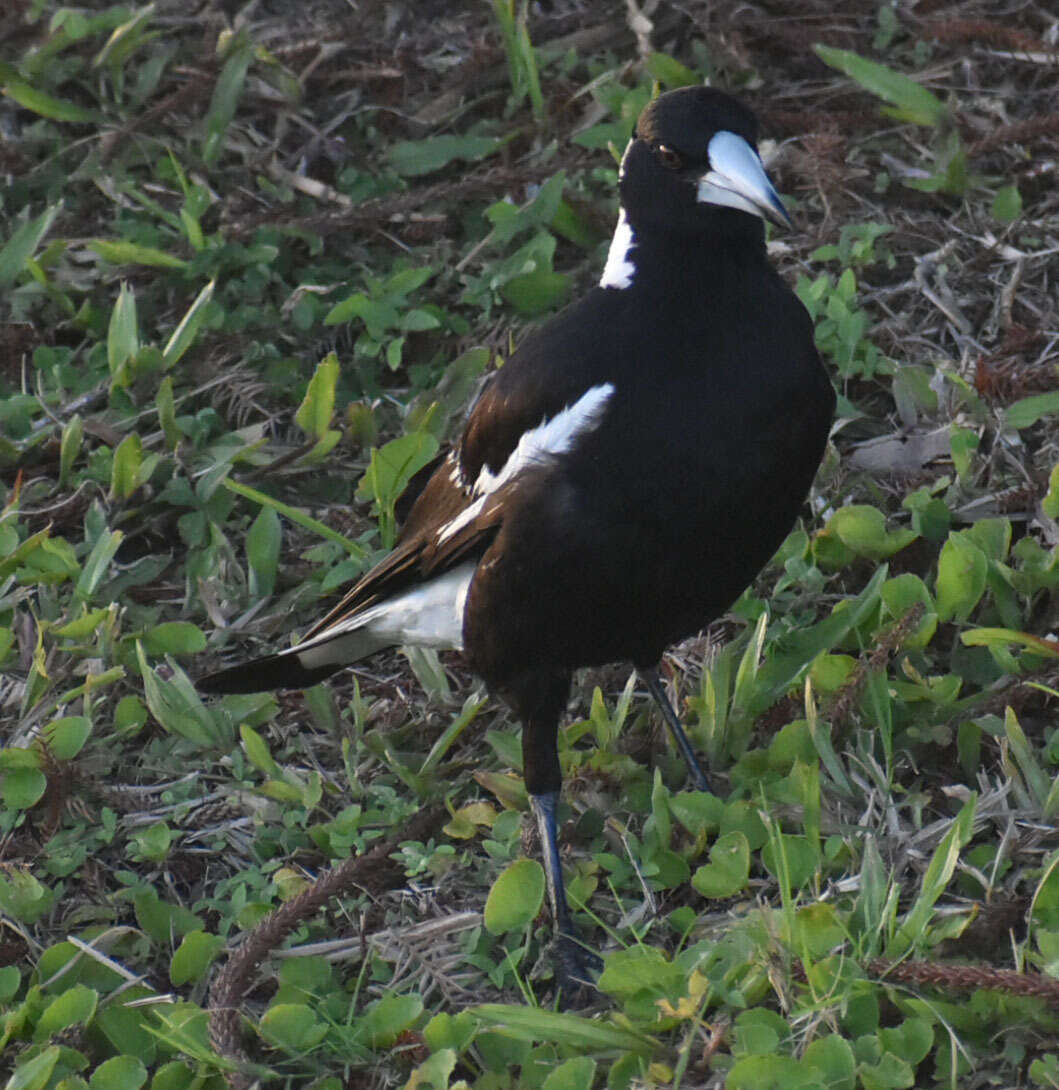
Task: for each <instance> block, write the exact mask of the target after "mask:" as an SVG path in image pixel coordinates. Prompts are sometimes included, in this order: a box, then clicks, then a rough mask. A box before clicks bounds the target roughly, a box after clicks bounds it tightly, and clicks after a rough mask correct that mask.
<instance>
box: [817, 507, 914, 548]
mask: <svg viewBox="0 0 1059 1090" xmlns="http://www.w3.org/2000/svg"><path fill="white" fill-rule="evenodd" d="M824 532H825V533H833V534H835V535H836V536H837V537H838V539H839V540H840V541H841V542H842V544H843V545H845V546H846V548H848V549H852V550H853V552H854V553H856V554H857V555H858V556H863V557H866V558H867V559H868V560H874V561H879V560H886V559H888V558H889V557H891V556H893V554H894V553H896V552H899V551H900V550H901V549H903V548H905V546H907V545H909V544H911V543H912V542H913V541H915V539H916V537H918V535H917V534H916V532H915V531H914V530H894V531H892V532H887V529H886V516H885V515H884V514H883V513H882V511H880V510H879V509H878V508H877V507H870V506H867V505H859V504H851V505H850V506H848V507H840V508H839V509H838V510H837V511H836V512H835V513H834V515H832V516H831V519H830V520H829V522H828V524H827V529H826V531H824Z"/></svg>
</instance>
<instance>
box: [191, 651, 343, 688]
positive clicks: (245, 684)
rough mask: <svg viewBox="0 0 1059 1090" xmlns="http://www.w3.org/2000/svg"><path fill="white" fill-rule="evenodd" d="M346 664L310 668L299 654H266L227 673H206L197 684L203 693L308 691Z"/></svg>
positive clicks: (232, 668) (222, 671)
mask: <svg viewBox="0 0 1059 1090" xmlns="http://www.w3.org/2000/svg"><path fill="white" fill-rule="evenodd" d="M343 665H344V663H339V664H337V665H329V666H320V667H317V668H316V669H306V667H304V666H302V664H301V663H300V662H299V661H298V658H297V656H296V655H292V654H290V653H287V654H283V655H266V656H265V657H264V658H260V659H252V660H251V661H250V662H241V663H239V665H238V666H229V667H228V668H227V669H226V670H217V671H216V672H215V673H212V674H206V675H205V676H204V677H200V678H199V679H198V680H197V681H196V682H195V688H196V689H198V691H199V692H200V693H260V692H263V691H264V690H266V689H307V688H309V687H310V686H311V685H315V684H316V683H317V682H318V681H323V680H324V678H327V677H330V676H331V675H332V674H333V673H335V672H336V671H338V670H341V669H342V666H343Z"/></svg>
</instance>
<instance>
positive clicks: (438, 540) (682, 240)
mask: <svg viewBox="0 0 1059 1090" xmlns="http://www.w3.org/2000/svg"><path fill="white" fill-rule="evenodd" d="M756 138H757V121H756V119H755V117H754V115H753V114H752V113H751V112H750V110H749V109H747V107H746V106H744V105H743V104H742V103H740V102H739V101H737V100H736V99H734V98H732V97H730V96H729V95H726V94H724V93H722V92H720V91H718V90H715V89H712V88H705V87H695V88H683V89H681V90H677V91H671V92H669V93H668V94H664V95H662V96H660V97H659V98H657V99H655V100H654V101H653V102H651V103H650V104H649V105H648V106H647V107H646V109H644V111H643V113H642V114H641V115H640V118H639V120H638V122H637V124H636V129H635V131H634V133H633V136H632V139H631V140H630V142H629V145H628V147H627V149H626V151H625V154H624V157H623V159H622V163H621V169H620V172H619V179H620V195H621V212H620V215H619V217H618V224H617V228H616V230H615V233H614V238H613V241H612V243H611V247H610V253H609V255H608V258H607V262H606V267H605V268H604V270H603V276H602V279H601V280H600V282H599V286H598V287H595V288H593V289H592V290H591V291H590V292H589V293H588V294H587V295H586V296H585V297H584V298H583V299H581V300H580V301H579V302H576V303H574V304H572V305H571V306H569V307H567V309H566V310H564V311H563V312H562V313H560V314H559V315H558V316H556V317H555V318H553V319H552V320H551V321H550V322H548V323H547V324H546V325H544V326H543V327H542V328H541V329H539V330H538V331H537V332H535V333H533V334H532V335H530V336H529V337H528V338H527V339H526V340H525V341H524V343H523V344H522V345H521V346H520V347H519V349H518V351H517V352H515V354H514V355H513V356H512V357H511V358H510V359H509V360H508V361H507V362H506V363H505V364H504V366H503V367H502V368H501V369H500V370H498V371H497V372H495V373H494V374H493V375H492V376H491V379H490V381H489V382H488V384H487V385H486V386H485V388H484V390H483V392H482V394H481V396H480V397H479V399H478V401H477V402H476V403H475V405H474V406H473V408H472V410H471V412H470V414H469V416H468V418H467V421H466V424H465V426H464V428H463V432H462V434H461V435H460V438H459V440H458V442H457V443H456V445H455V446H454V447H453V448H452V449H451V450H450V451H448V452H447V453H445V454H443V455H441V456H440V457H439V458H438V460H437V461H436V462H435V463H434V464H433V465H432V466H431V467H428V470H427V471H426V472H423V473H420V474H419V475H418V476H417V477H416V478H415V479H414V480H413V482H412V484H411V485H410V493H409V494H408V496H407V497H406V503H408V502H410V510H409V514H408V517H407V520H406V522H405V524H404V526H403V528H402V531H401V534H400V537H399V539H398V541H397V544H396V547H395V548H394V550H393V551H392V552H391V553H390V554H389V555H388V556H387V557H386V558H385V559H384V560H382V561H381V562H380V563H379V564H378V565H377V566H376V567H375V568H373V569H372V570H371V571H370V572H368V573H367V574H366V575H365V576H364V577H363V578H362V579H360V581H359V582H357V583H356V584H355V585H354V586H353V588H352V589H351V590H350V591H349V592H348V593H347V594H346V596H345V597H344V598H343V599H342V601H341V602H339V604H338V605H337V606H335V608H334V609H332V610H331V611H330V612H329V613H328V614H327V615H326V616H325V617H324V618H323V619H322V620H320V621H319V622H318V623H317V624H315V625H314V626H313V627H312V628H311V629H310V630H309V631H308V633H307V634H306V635H305V637H304V638H303V639H302V641H301V642H300V643H298V644H297V645H296V646H295V647H292V648H291V649H289V650H287V651H282V652H280V653H278V654H275V655H269V656H268V657H266V658H262V659H258V660H256V661H253V662H249V663H246V664H243V665H239V666H234V667H232V668H230V669H227V670H222V671H220V672H219V673H215V674H211V675H209V676H208V677H204V678H202V679H201V680H200V681H199V682H198V687H199V688H200V689H201V690H202V691H204V692H211V693H226V692H228V693H230V692H251V691H257V690H261V689H275V688H303V687H305V686H309V685H312V684H314V683H316V682H318V681H320V680H321V679H322V678H325V677H327V676H328V675H329V674H332V673H334V672H335V671H336V670H340V669H342V668H343V667H345V666H347V665H349V664H350V663H353V662H356V661H357V660H359V659H362V658H364V657H365V656H367V655H370V654H372V653H373V652H375V651H378V650H380V649H381V648H384V647H390V646H393V645H409V644H419V645H423V646H427V647H435V648H455V649H458V650H462V652H463V654H464V656H465V657H466V660H467V662H468V664H469V666H470V667H471V669H473V670H474V671H475V672H476V673H477V674H478V675H479V676H481V677H482V678H483V679H484V681H485V682H486V684H487V685H488V687H489V689H490V690H491V691H492V692H493V693H495V694H496V695H498V696H500V697H501V698H502V699H504V700H505V701H506V702H507V703H508V704H509V705H510V707H511V708H512V709H513V710H514V712H515V714H516V715H517V716H518V717H519V719H520V720H521V722H522V750H523V758H524V768H523V772H524V776H525V782H526V787H527V789H528V792H529V796H530V800H531V803H532V807H533V811H534V813H535V815H536V819H537V822H538V826H539V828H540V832H541V838H542V844H543V855H544V863H545V871H546V876H547V885H548V892H549V900H550V903H551V908H552V912H553V918H554V921H555V925H556V929H557V932H558V938H559V959H558V969H559V980H560V982H561V983H563V984H567V985H570V984H571V982H572V980H574V979H576V978H577V977H579V976H581V975H582V974H583V972H584V970H585V968H586V966H587V964H588V961H587V960H586V959H585V957H584V955H583V954H582V953H581V951H580V949H579V947H578V946H577V944H576V943H575V942H574V940H573V937H572V936H573V926H572V921H571V919H570V913H569V911H568V909H567V904H566V897H565V894H564V890H563V879H562V872H561V869H560V865H559V854H558V850H557V845H556V805H557V801H558V797H559V789H560V782H561V777H560V770H559V757H558V747H557V733H558V728H559V720H560V717H561V715H562V713H563V711H564V709H565V706H566V702H567V697H568V693H569V689H570V681H571V674H572V671H573V670H575V669H577V668H578V667H581V666H589V665H596V664H602V663H608V662H614V661H619V660H625V661H629V662H631V663H632V664H633V665H634V666H635V668H636V670H637V671H638V672H639V673H640V675H641V677H642V678H643V680H644V682H645V684H646V685H647V688H648V690H649V691H650V693H651V695H652V696H653V697H654V699H655V700H656V701H657V703H658V705H659V707H660V709H661V711H662V714H663V716H664V718H665V720H666V723H667V725H668V726H669V729H670V730H671V732H672V734H673V737H674V739H675V741H676V743H677V745H678V746H679V748H680V749H681V752H682V753H683V754H684V756H685V758H686V760H687V762H688V766H689V770H690V773H691V776H692V778H693V780H694V782H695V784H696V786H697V787H699V788H701V789H706V787H707V784H706V779H705V777H704V776H703V774H702V772H701V771H700V770H699V767H698V764H697V763H696V761H695V757H694V754H693V752H692V749H691V746H690V744H689V743H688V740H687V738H686V736H685V734H684V731H683V730H682V729H681V725H680V722H679V719H678V717H677V715H676V713H675V712H674V711H673V709H672V708H671V706H670V704H669V702H668V700H667V698H666V696H665V693H664V690H663V688H662V685H661V683H660V681H659V678H658V674H657V669H656V667H657V664H658V663H659V661H660V659H661V657H662V654H663V652H664V651H665V649H666V647H667V646H669V645H670V644H672V643H674V642H676V641H678V640H681V639H683V638H684V637H686V636H688V635H691V634H693V633H695V632H697V631H699V630H700V629H701V628H703V627H704V626H705V625H706V624H708V623H709V622H710V621H712V620H713V619H714V618H716V617H717V616H719V615H720V614H721V613H722V612H723V611H724V610H725V609H727V608H728V606H729V605H730V604H731V603H732V602H733V601H734V599H735V598H736V597H737V596H738V595H739V594H740V593H741V592H742V590H743V589H744V588H745V587H746V586H747V584H748V583H750V582H751V580H752V579H753V578H754V577H755V575H756V574H757V573H758V571H759V570H760V569H761V568H762V567H763V566H764V565H765V563H766V562H767V561H768V560H769V558H770V557H771V556H772V554H773V553H774V551H775V550H776V548H777V547H778V546H779V545H780V543H781V542H782V541H783V539H784V537H785V536H786V534H787V533H788V531H789V530H790V528H791V526H792V524H793V523H794V521H795V519H796V517H797V515H798V512H799V509H800V507H801V505H802V503H803V502H804V500H805V497H806V494H807V492H808V490H809V486H810V484H811V483H812V480H813V476H814V474H815V472H816V469H817V466H818V464H819V462H820V458H821V456H822V454H823V451H824V447H825V444H826V441H827V436H828V431H829V428H830V424H831V419H832V414H833V411H834V405H835V397H834V392H833V390H832V387H831V383H830V381H829V380H828V377H827V374H826V373H825V371H824V368H823V366H822V364H821V362H820V359H819V357H818V355H817V352H816V349H815V347H814V345H813V329H812V323H811V321H810V319H809V316H808V314H807V313H806V311H805V309H804V308H803V306H802V305H801V303H800V302H799V301H798V299H797V298H796V296H795V295H794V293H793V292H792V291H791V290H790V289H789V288H788V287H787V285H786V284H785V283H784V282H783V280H782V279H781V278H780V277H779V275H778V274H777V273H776V271H775V270H774V269H773V268H772V266H771V265H770V264H769V262H768V259H767V256H766V250H765V230H764V222H763V221H764V220H770V221H772V222H773V223H776V224H779V225H783V224H789V222H790V221H789V219H788V216H787V213H786V211H785V209H784V207H783V204H782V203H781V201H780V199H779V197H778V196H777V194H776V191H775V189H774V188H773V186H772V184H771V182H770V181H769V179H768V176H767V175H766V173H765V169H764V167H763V166H762V163H761V159H760V158H759V156H758V153H757V149H756Z"/></svg>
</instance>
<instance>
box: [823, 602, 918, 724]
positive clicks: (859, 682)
mask: <svg viewBox="0 0 1059 1090" xmlns="http://www.w3.org/2000/svg"><path fill="white" fill-rule="evenodd" d="M924 612H925V607H924V605H923V603H922V602H916V604H915V605H914V606H912V608H911V609H909V610H908V611H907V612H906V613H905V614H904V616H903V617H901V618H900V620H898V621H896V622H895V623H894V624H893V625H891V627H890V629H889V631H888V632H886V633H884V634H883V636H882V637H881V638H880V639H879V642H878V643H877V644H876V645H875V647H874V648H873V649H872V652H871V654H870V655H868V657H867V658H861V659H860V661H859V662H858V663H857V665H856V668H855V669H854V670H853V673H851V674H850V676H849V679H848V680H847V681H846V683H845V684H844V685H843V686H842V687H841V688H840V689H839V690H838V692H836V693H835V695H834V697H833V698H832V700H831V704H830V706H829V707H828V710H827V718H828V719H829V720H830V721H831V724H832V726H834V727H837V726H839V725H840V724H842V723H844V722H845V721H846V720H847V719H848V718H849V716H850V714H851V713H852V711H853V705H854V703H855V701H856V699H857V696H858V694H859V693H860V690H861V689H862V688H863V686H864V683H865V681H867V680H868V677H869V676H870V675H871V674H873V673H875V672H876V671H877V670H882V669H883V668H884V667H885V666H886V664H887V663H888V662H889V661H890V659H891V658H892V657H893V656H894V655H895V654H896V653H897V651H898V650H899V649H900V647H901V644H902V643H904V641H905V640H906V639H907V638H908V636H909V635H910V634H911V633H912V632H913V631H914V630H915V629H916V627H917V626H918V625H919V622H920V621H921V620H922V619H923V613H924Z"/></svg>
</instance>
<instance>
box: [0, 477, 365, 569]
mask: <svg viewBox="0 0 1059 1090" xmlns="http://www.w3.org/2000/svg"><path fill="white" fill-rule="evenodd" d="M221 483H222V484H223V485H224V487H225V488H227V489H228V490H229V492H234V493H236V495H239V496H243V497H245V498H246V499H248V500H251V501H252V502H254V503H259V504H261V505H262V506H265V507H272V508H274V509H275V510H276V511H278V512H279V513H280V514H281V515H284V516H285V517H286V518H289V519H290V520H291V522H294V523H297V524H298V525H299V526H302V527H304V528H305V529H306V530H311V531H312V532H313V533H314V534H318V535H319V536H320V537H322V538H325V539H326V540H327V541H333V542H334V543H335V544H336V545H341V546H342V548H343V549H345V551H346V552H347V553H349V554H350V556H352V557H353V558H354V559H355V560H359V561H364V560H365V559H366V558H367V555H368V554H367V549H366V548H365V547H364V546H363V545H361V544H360V542H359V541H351V540H350V539H349V538H348V537H343V536H342V534H340V533H339V532H338V531H337V530H332V529H331V527H330V526H328V525H327V524H326V523H323V522H320V521H319V520H317V519H314V518H312V517H311V516H310V515H307V514H305V512H304V511H299V510H298V508H297V507H291V506H290V505H289V504H286V503H282V502H281V501H280V500H277V499H273V498H272V497H271V496H267V495H265V493H264V492H259V491H258V490H257V489H256V488H251V487H250V486H249V485H245V484H238V483H237V482H236V481H232V480H229V479H228V478H227V477H226V478H225V479H224V480H223V481H222V482H221ZM0 572H2V567H0Z"/></svg>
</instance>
